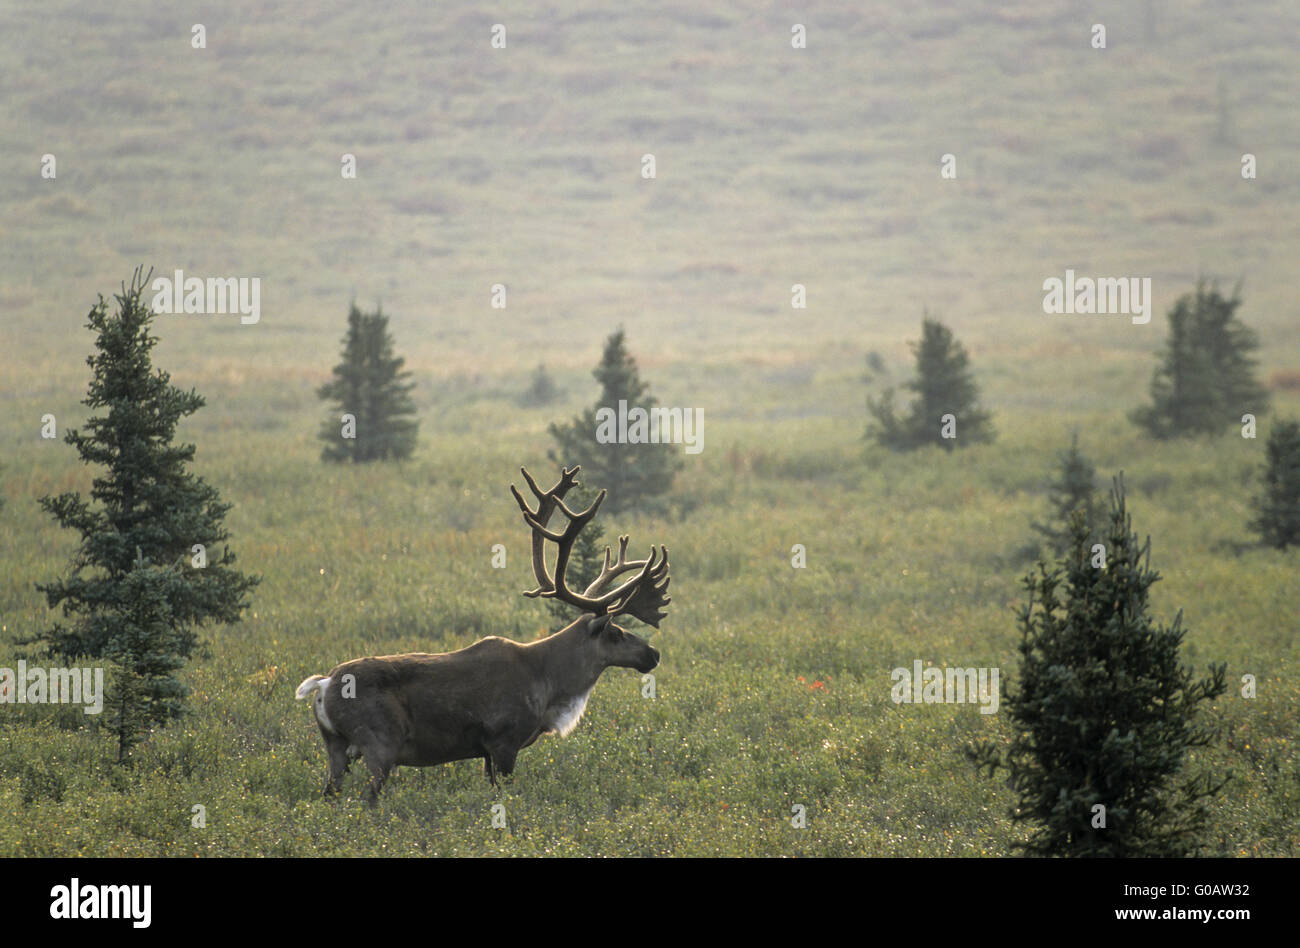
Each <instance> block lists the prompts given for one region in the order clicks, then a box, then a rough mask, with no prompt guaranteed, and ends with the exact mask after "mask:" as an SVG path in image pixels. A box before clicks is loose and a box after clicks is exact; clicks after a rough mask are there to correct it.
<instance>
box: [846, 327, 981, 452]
mask: <svg viewBox="0 0 1300 948" xmlns="http://www.w3.org/2000/svg"><path fill="white" fill-rule="evenodd" d="M912 352H913V354H914V355H915V356H916V378H914V379H912V380H911V381H909V382H907V383H906V387H907V388H908V389H910V390H911V391H912V392H914V393H915V398H914V399H913V400H912V404H911V406H910V407H909V409H908V413H907V414H906V415H904V416H903V417H901V418H900V417H898V415H897V413H896V411H895V408H894V393H893V390H892V389H890V390H886V391H885V392H884V394H883V395H882V397H881V398H879V399H873V398H868V399H867V410H868V411H869V412H870V413H871V415H872V417H873V418H874V422H873V424H872V425H870V426H869V427H868V429H867V434H866V436H867V437H868V438H871V439H874V440H875V441H877V442H878V443H879V444H880V445H882V446H883V447H887V448H892V449H893V450H896V451H908V450H911V449H913V448H919V447H922V446H923V445H927V444H937V445H939V446H940V447H943V448H944V449H946V450H949V451H951V450H952V449H953V448H954V447H955V446H957V445H963V446H964V445H968V444H975V443H977V442H982V441H992V440H993V437H994V432H993V425H992V420H991V417H990V415H989V413H988V412H986V411H984V410H983V409H981V408H980V407H979V405H978V401H979V390H978V388H977V386H976V385H975V380H974V379H973V378H972V377H971V372H970V364H969V363H970V359H969V357H968V356H967V354H966V350H965V348H964V347H963V346H962V345H961V343H959V342H958V341H957V340H956V339H955V338H954V337H953V334H952V331H951V330H950V329H948V327H947V326H945V325H943V323H941V322H939V321H938V320H935V319H930V318H929V316H928V315H927V316H926V317H925V318H924V319H923V320H922V322H921V340H920V342H917V343H912ZM945 415H952V416H953V419H954V424H955V430H954V432H953V433H954V435H955V437H944V425H945V422H944V421H943V417H944V416H945Z"/></svg>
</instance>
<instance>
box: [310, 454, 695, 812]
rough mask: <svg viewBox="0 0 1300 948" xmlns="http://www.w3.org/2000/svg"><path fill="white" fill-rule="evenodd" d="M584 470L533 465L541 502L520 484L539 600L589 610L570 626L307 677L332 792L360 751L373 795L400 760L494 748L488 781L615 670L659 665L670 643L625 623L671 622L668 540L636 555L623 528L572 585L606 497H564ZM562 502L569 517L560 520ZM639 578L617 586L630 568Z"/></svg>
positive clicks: (558, 730) (485, 752)
mask: <svg viewBox="0 0 1300 948" xmlns="http://www.w3.org/2000/svg"><path fill="white" fill-rule="evenodd" d="M579 470H580V468H579V467H577V466H575V467H573V468H571V469H568V470H566V469H564V468H561V475H560V479H559V481H558V482H557V483H556V484H555V486H554V487H552V488H551V489H550V490H548V491H542V490H541V489H539V488H538V486H537V482H536V481H534V480H533V478H532V475H530V474H529V473H528V471H527V470H526V469H524V468H520V472H521V473H522V474H523V476H524V480H525V481H526V482H527V483H528V487H529V488H530V489H531V490H532V492H533V494H534V495H535V496H536V498H537V509H536V510H534V509H532V508H530V507H529V506H528V504H527V503H526V502H525V501H524V498H523V496H522V495H521V494H520V493H519V491H518V490H517V489H516V488H515V486H514V485H513V484H511V485H510V492H511V493H512V494H513V495H514V498H515V500H516V501H517V502H518V504H519V508H520V510H521V511H522V512H523V517H524V522H525V523H526V524H527V525H528V526H529V528H531V530H532V563H533V574H534V575H535V577H536V579H537V588H536V589H533V590H531V591H528V592H525V593H524V595H525V596H527V597H529V598H543V599H558V600H559V601H561V602H565V603H568V604H569V605H571V606H574V607H575V608H577V609H579V610H580V611H581V612H582V615H581V616H579V617H578V618H577V619H575V620H574V621H573V622H572V623H570V624H569V625H567V626H566V627H564V628H563V629H561V630H560V631H558V632H556V633H554V634H553V635H549V636H547V637H546V638H543V639H539V640H538V641H536V642H529V643H527V644H521V643H519V642H514V641H511V640H510V639H505V638H501V637H500V636H496V635H490V636H488V637H486V638H484V639H480V640H479V641H477V642H475V643H474V644H473V645H470V646H469V647H467V648H463V649H461V650H459V651H456V652H442V653H439V654H436V655H434V654H428V653H426V652H412V653H409V654H405V655H383V656H378V657H374V658H357V659H353V660H352V661H349V662H344V663H343V664H341V665H338V666H336V667H335V668H334V669H333V670H332V671H331V672H330V673H329V674H328V675H312V676H311V677H310V678H307V679H306V680H305V681H303V683H302V684H301V685H299V686H298V690H297V693H296V695H295V697H296V698H298V699H307V698H311V699H312V710H313V712H314V713H315V717H316V723H317V725H318V726H319V727H320V732H321V736H322V737H323V738H324V739H325V749H326V752H327V754H328V757H329V773H328V777H327V780H326V784H325V793H326V795H332V794H335V793H337V792H338V791H339V788H340V786H341V785H342V783H343V776H344V774H346V773H347V771H348V768H349V766H350V765H351V762H352V761H353V760H354V759H356V758H362V759H364V760H365V764H366V769H367V770H368V771H369V772H370V782H369V784H368V787H367V798H368V802H369V803H370V804H371V805H372V806H374V805H375V804H376V803H377V801H378V798H379V791H380V790H381V789H382V788H383V785H384V781H385V780H387V779H388V775H389V774H390V773H391V772H392V769H393V768H394V767H397V766H410V767H431V766H434V765H435V764H444V763H448V762H449V761H453V760H466V759H470V758H478V757H481V758H483V769H484V772H485V773H486V774H487V777H488V780H490V781H491V782H492V785H493V786H497V785H498V784H497V776H498V775H500V776H507V775H509V774H510V773H512V772H513V771H514V768H515V757H516V755H518V753H519V751H520V750H522V749H523V748H525V747H528V746H529V745H530V744H532V743H533V742H534V741H536V740H537V739H538V737H540V736H541V735H543V734H558V735H559V736H561V737H563V736H566V735H567V734H569V733H570V732H571V731H572V730H573V729H574V728H575V727H577V726H578V721H579V719H581V717H582V713H583V711H584V710H585V709H586V707H587V699H588V698H589V697H590V696H591V692H592V689H593V688H594V687H595V685H596V681H597V680H598V679H599V678H600V676H601V673H602V672H604V671H605V669H606V668H610V667H618V668H635V669H636V670H637V671H640V672H648V671H650V670H651V669H652V668H654V667H655V666H656V665H658V664H659V652H658V651H657V650H656V649H654V648H652V647H651V646H650V645H649V643H647V642H646V641H644V640H643V639H641V638H640V637H639V636H636V635H633V634H631V633H630V632H628V631H627V630H625V629H622V628H620V627H619V626H617V625H615V624H614V619H615V618H616V617H617V616H620V615H629V616H633V617H635V618H637V619H640V620H641V621H642V622H645V623H646V624H648V625H651V626H654V627H655V628H658V627H659V622H660V620H662V619H663V618H664V614H665V613H664V608H665V607H666V606H667V605H668V603H669V602H670V601H671V599H670V598H669V597H668V596H667V595H666V593H667V589H668V582H669V577H668V550H667V548H666V547H662V546H661V547H660V551H659V552H656V551H655V549H654V547H653V546H652V547H651V548H650V556H649V557H647V558H646V559H644V560H629V559H628V558H627V544H628V538H627V537H626V536H621V537H619V540H618V557H617V559H615V558H613V556H612V553H611V550H610V548H609V547H606V548H605V564H604V567H603V568H602V569H601V571H600V574H599V575H598V576H597V577H596V578H595V579H594V580H593V581H592V582H591V584H590V585H589V586H587V588H586V590H585V591H584V592H582V593H578V592H575V591H573V590H571V589H569V587H568V586H567V585H566V580H565V573H566V570H567V568H568V565H569V557H570V554H571V552H572V549H573V543H574V540H576V539H577V537H578V534H579V533H581V532H582V529H583V528H584V527H585V526H586V525H587V524H588V523H590V522H591V520H592V518H594V517H595V516H596V511H597V510H599V508H600V504H601V502H602V501H603V500H604V499H605V493H606V492H605V491H603V490H602V491H601V492H600V493H599V494H598V495H597V496H596V499H595V500H594V501H593V502H592V504H591V506H590V507H589V508H587V509H586V510H584V511H582V512H580V513H575V512H574V511H573V510H571V509H569V507H567V506H566V505H565V503H564V495H565V494H566V493H567V492H568V491H569V489H570V488H571V487H573V486H574V485H575V484H576V483H577V476H578V472H579ZM556 511H559V512H560V513H561V514H563V516H564V517H565V518H567V521H568V523H567V524H566V525H565V526H564V527H563V529H559V530H553V529H551V527H550V521H551V517H552V515H553V514H554V513H555V512H556ZM548 540H549V541H551V542H553V543H554V544H555V545H556V547H557V550H558V552H557V554H556V559H555V572H554V575H551V574H550V573H548V572H547V568H546V555H545V554H546V541H548ZM632 572H635V575H633V576H632V577H631V578H629V579H627V580H625V581H624V582H622V583H621V584H620V585H618V586H615V587H614V588H612V589H610V588H608V587H609V585H610V583H611V582H612V581H613V580H614V579H616V578H618V577H619V576H623V575H624V574H626V573H632Z"/></svg>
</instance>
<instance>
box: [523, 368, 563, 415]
mask: <svg viewBox="0 0 1300 948" xmlns="http://www.w3.org/2000/svg"><path fill="white" fill-rule="evenodd" d="M561 394H562V392H561V389H560V387H559V386H558V385H556V384H555V380H554V379H552V378H551V376H550V374H549V373H548V372H547V371H546V366H545V365H540V364H539V365H538V366H537V368H536V369H535V370H534V371H533V375H532V378H531V379H530V380H529V382H528V387H527V388H526V389H524V391H523V394H522V395H520V397H519V403H520V404H521V405H536V406H543V405H549V404H551V402H553V401H555V400H556V399H558V398H559V397H560V395H561Z"/></svg>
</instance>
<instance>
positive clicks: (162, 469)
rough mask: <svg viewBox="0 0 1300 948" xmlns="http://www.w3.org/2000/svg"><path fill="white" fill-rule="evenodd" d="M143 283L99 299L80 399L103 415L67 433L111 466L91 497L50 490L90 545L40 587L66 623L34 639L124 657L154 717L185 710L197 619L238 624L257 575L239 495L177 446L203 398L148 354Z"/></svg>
mask: <svg viewBox="0 0 1300 948" xmlns="http://www.w3.org/2000/svg"><path fill="white" fill-rule="evenodd" d="M147 282H148V276H146V275H143V274H142V271H141V270H136V271H135V274H134V276H133V277H132V280H131V285H130V286H129V287H127V286H123V288H122V292H121V293H120V294H118V295H117V296H116V301H117V313H116V314H112V315H110V313H109V312H108V304H107V303H106V302H105V300H104V298H103V297H102V296H101V297H100V298H99V301H98V303H96V305H95V306H94V307H93V308H92V309H91V310H90V314H89V316H88V322H87V328H89V329H91V330H92V331H94V332H95V333H97V334H98V335H97V338H96V342H95V345H96V347H97V349H98V352H97V353H96V354H94V355H91V356H89V357H88V358H87V360H86V361H87V363H88V364H89V365H90V367H91V370H92V377H91V381H90V385H89V388H88V391H87V395H86V398H85V399H84V404H86V405H87V406H89V407H90V408H91V410H92V411H101V412H102V413H101V414H98V415H94V416H92V417H91V418H90V419H89V420H88V421H87V422H86V425H85V431H86V433H83V432H82V430H79V429H70V430H69V431H68V432H67V434H66V435H65V436H64V440H65V441H66V442H67V443H68V444H70V445H72V446H73V447H75V448H76V449H77V451H78V453H79V454H80V456H81V460H82V462H83V463H85V464H87V465H102V466H103V468H104V471H103V472H102V473H101V474H100V475H99V476H97V477H96V478H95V480H94V486H93V487H92V489H91V492H90V500H85V499H83V498H82V496H81V494H80V493H79V492H75V491H71V492H67V493H63V494H60V495H58V496H57V497H51V496H45V497H42V498H41V501H40V503H41V507H42V508H43V509H44V510H46V511H47V512H49V513H50V514H51V515H53V516H54V518H55V519H56V520H58V522H59V524H60V526H63V527H67V528H69V529H72V530H76V531H77V532H78V533H79V534H80V536H81V542H80V545H79V546H78V548H77V552H76V554H75V556H74V557H73V561H72V570H71V573H70V574H69V575H68V576H66V577H64V578H62V579H56V580H54V581H53V582H50V583H47V584H43V585H42V584H38V585H37V587H36V588H37V589H38V590H39V591H41V592H43V593H44V594H45V597H46V601H47V602H48V604H49V606H50V608H51V609H54V608H61V609H62V613H63V616H64V617H65V618H66V619H68V620H70V622H69V623H68V624H67V625H66V626H65V625H63V624H61V623H56V624H55V625H54V626H53V627H52V628H50V629H47V630H44V631H42V632H38V633H37V634H36V635H35V636H33V637H32V638H29V639H26V640H25V641H26V642H29V643H32V642H34V643H40V644H41V645H43V646H44V647H45V649H46V650H47V651H48V653H49V654H51V655H53V656H56V657H58V658H61V659H68V660H75V659H79V658H92V659H94V658H107V659H112V660H114V661H116V662H118V663H119V665H121V666H122V667H123V668H124V669H125V672H126V678H125V679H123V680H121V681H119V683H118V687H119V698H120V697H121V695H122V691H121V689H125V690H126V691H128V692H130V694H129V696H128V698H127V700H128V701H129V703H130V704H131V706H132V709H131V712H130V713H131V714H133V715H135V718H134V720H137V721H138V722H144V723H145V724H147V723H163V722H164V721H165V720H166V719H167V718H169V717H174V716H175V715H176V714H177V713H178V712H179V709H180V701H181V699H182V698H183V697H184V694H185V688H184V686H183V685H182V684H181V683H180V682H179V681H178V680H176V679H175V678H174V677H173V675H172V672H174V671H175V670H177V669H179V668H180V667H181V666H182V665H183V664H184V661H185V660H186V659H187V658H189V656H190V653H191V652H192V651H193V649H194V646H195V644H196V642H197V633H196V631H195V630H196V628H197V627H198V626H200V625H201V624H202V623H204V622H208V621H213V622H236V621H238V619H239V617H240V613H241V612H242V611H243V610H244V608H245V607H246V605H247V603H246V601H245V595H246V593H247V592H248V591H249V590H251V589H252V588H253V587H254V586H255V585H256V584H257V582H258V580H257V578H252V577H247V576H244V575H243V574H242V573H240V572H238V571H237V570H235V569H234V562H235V554H234V553H233V552H232V551H231V550H230V548H229V547H227V546H225V545H224V544H225V542H226V540H227V539H228V538H229V534H228V533H227V531H226V529H225V527H224V526H223V524H222V521H223V519H224V518H225V515H226V513H227V511H228V510H229V509H230V504H226V503H222V502H221V499H220V495H219V494H218V492H217V490H216V488H214V487H212V486H211V485H209V484H207V483H205V482H204V481H203V480H202V479H201V478H199V477H197V476H196V475H194V474H193V473H192V472H191V471H190V470H188V468H189V466H190V464H191V463H192V461H193V460H194V451H195V447H194V445H192V444H179V445H178V444H174V443H173V441H174V438H175V435H176V426H177V423H178V422H179V421H180V420H181V419H182V418H184V417H185V416H187V415H191V414H193V413H194V412H196V411H198V409H199V408H201V407H202V406H203V404H204V400H203V397H202V396H200V395H198V394H197V393H196V392H194V391H193V390H190V391H189V392H184V391H182V390H181V389H179V388H176V387H174V386H172V385H171V384H170V376H169V375H168V374H167V373H166V372H164V371H162V370H156V371H155V370H154V368H153V366H152V364H151V359H150V353H151V351H152V349H153V347H154V345H155V343H156V342H157V337H155V336H151V335H150V334H149V327H150V322H151V320H152V318H153V313H152V312H150V310H149V308H148V306H147V304H146V303H145V301H144V300H143V299H142V294H143V291H144V287H145V285H146V284H147ZM200 545H201V547H202V549H197V548H196V547H197V546H200ZM142 570H143V571H144V572H142ZM164 574H165V576H166V578H165V581H164ZM136 674H139V675H142V676H143V677H142V678H140V680H138V681H137V680H135V679H133V678H132V677H131V676H132V675H136ZM128 679H129V680H128ZM132 689H135V690H134V691H132ZM141 726H143V724H142V725H141ZM132 727H134V725H132ZM129 743H130V739H129V738H128V739H127V741H126V744H128V745H129Z"/></svg>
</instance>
